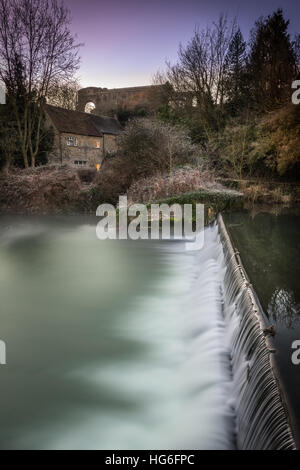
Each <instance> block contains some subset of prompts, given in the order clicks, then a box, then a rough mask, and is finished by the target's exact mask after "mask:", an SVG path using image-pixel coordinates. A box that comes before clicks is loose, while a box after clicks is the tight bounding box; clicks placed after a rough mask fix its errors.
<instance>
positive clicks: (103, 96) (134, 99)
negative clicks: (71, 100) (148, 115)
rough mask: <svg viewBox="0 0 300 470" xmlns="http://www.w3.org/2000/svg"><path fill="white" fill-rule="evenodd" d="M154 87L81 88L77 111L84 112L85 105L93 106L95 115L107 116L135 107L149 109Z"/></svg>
mask: <svg viewBox="0 0 300 470" xmlns="http://www.w3.org/2000/svg"><path fill="white" fill-rule="evenodd" d="M153 89H154V86H151V85H150V86H140V87H132V88H114V89H107V88H96V87H88V88H82V89H81V90H79V92H78V106H77V109H78V111H83V112H84V111H85V107H86V105H87V103H93V104H94V105H95V113H96V114H100V115H101V114H107V113H109V112H111V111H114V110H117V109H120V108H123V109H128V110H134V109H135V108H137V107H142V108H146V109H150V108H151V95H152V92H153Z"/></svg>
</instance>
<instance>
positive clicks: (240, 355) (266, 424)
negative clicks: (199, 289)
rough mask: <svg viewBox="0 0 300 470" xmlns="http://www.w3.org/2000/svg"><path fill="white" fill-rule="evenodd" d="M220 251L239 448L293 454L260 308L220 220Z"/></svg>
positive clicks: (292, 443)
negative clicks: (286, 450)
mask: <svg viewBox="0 0 300 470" xmlns="http://www.w3.org/2000/svg"><path fill="white" fill-rule="evenodd" d="M218 224H219V233H220V239H221V242H222V245H223V252H224V267H225V274H224V278H223V291H224V292H223V297H224V319H225V323H226V325H227V331H228V336H229V337H228V343H229V346H230V350H231V365H232V375H233V395H234V402H235V412H236V440H237V442H236V445H237V448H238V449H256V450H262V449H271V450H282V449H289V450H291V449H295V448H296V446H295V442H294V438H293V435H292V431H291V427H290V424H289V419H288V413H287V409H286V405H285V402H284V399H283V396H282V393H281V390H280V387H279V382H278V379H277V377H276V371H275V365H274V361H273V359H272V353H273V352H274V350H273V348H272V342H271V340H270V338H269V337H266V336H265V334H264V331H263V330H264V328H265V325H264V323H263V315H262V310H261V306H260V304H259V301H258V299H257V298H256V295H255V293H254V291H253V288H252V286H251V284H250V283H249V280H248V278H247V275H246V273H245V271H244V268H243V266H242V263H241V259H240V257H239V254H238V252H235V251H234V249H233V246H232V243H231V240H230V237H229V235H228V233H227V230H226V227H225V224H224V221H223V218H222V216H221V215H220V216H219V218H218Z"/></svg>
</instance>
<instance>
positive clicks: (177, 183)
mask: <svg viewBox="0 0 300 470" xmlns="http://www.w3.org/2000/svg"><path fill="white" fill-rule="evenodd" d="M213 183H214V180H213V176H212V174H211V172H210V171H209V170H207V169H206V168H205V167H202V168H201V169H194V168H182V169H177V170H176V171H175V172H174V176H173V178H172V180H171V181H170V179H169V177H168V175H156V176H152V177H149V178H141V179H139V180H137V181H135V182H134V183H133V184H132V185H131V186H130V188H129V190H128V193H127V196H128V200H129V201H130V202H141V203H142V202H147V203H148V202H151V201H158V200H161V199H165V198H167V197H169V196H176V195H178V194H184V193H188V192H192V191H198V190H199V189H205V188H208V187H211V186H212V185H213ZM214 187H216V185H215V184H214Z"/></svg>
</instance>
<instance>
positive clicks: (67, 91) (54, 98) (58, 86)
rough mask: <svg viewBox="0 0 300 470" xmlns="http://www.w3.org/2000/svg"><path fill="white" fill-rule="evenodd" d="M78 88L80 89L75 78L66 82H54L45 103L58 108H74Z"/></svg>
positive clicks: (75, 106)
mask: <svg viewBox="0 0 300 470" xmlns="http://www.w3.org/2000/svg"><path fill="white" fill-rule="evenodd" d="M78 90H80V85H79V82H78V81H77V80H76V79H74V80H70V81H69V82H67V83H60V82H56V83H54V84H53V85H52V86H51V89H50V90H49V93H48V96H47V103H48V104H51V105H52V106H58V107H60V108H65V109H70V110H76V108H77V93H78Z"/></svg>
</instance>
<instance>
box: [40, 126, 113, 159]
mask: <svg viewBox="0 0 300 470" xmlns="http://www.w3.org/2000/svg"><path fill="white" fill-rule="evenodd" d="M67 137H77V146H68V145H67ZM103 149H104V148H103V137H89V136H83V135H75V134H65V133H62V134H60V135H59V134H58V133H57V134H56V135H55V141H54V150H53V152H52V155H51V156H50V157H49V159H50V161H51V163H62V164H67V165H70V166H72V167H79V166H85V167H95V166H96V164H97V163H101V162H102V160H103ZM75 162H77V163H75ZM78 162H86V164H85V165H83V164H80V163H78Z"/></svg>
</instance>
